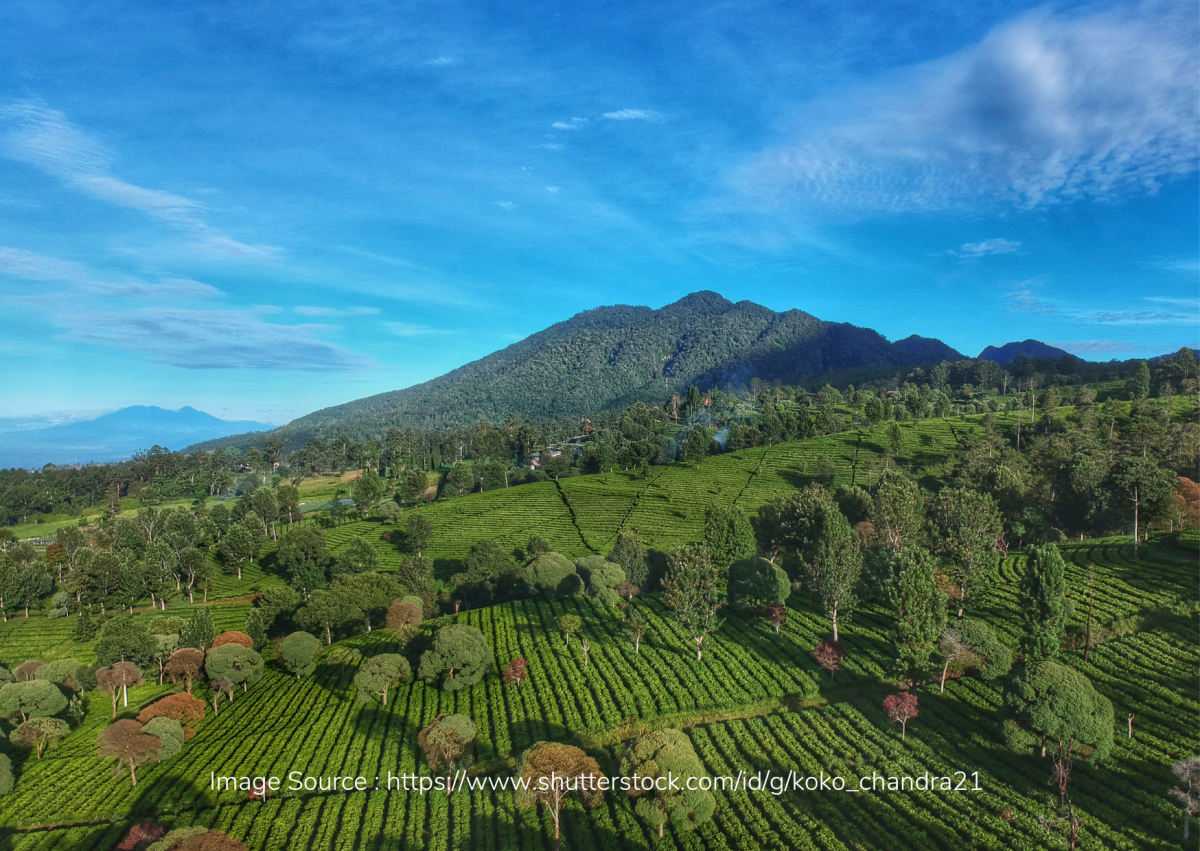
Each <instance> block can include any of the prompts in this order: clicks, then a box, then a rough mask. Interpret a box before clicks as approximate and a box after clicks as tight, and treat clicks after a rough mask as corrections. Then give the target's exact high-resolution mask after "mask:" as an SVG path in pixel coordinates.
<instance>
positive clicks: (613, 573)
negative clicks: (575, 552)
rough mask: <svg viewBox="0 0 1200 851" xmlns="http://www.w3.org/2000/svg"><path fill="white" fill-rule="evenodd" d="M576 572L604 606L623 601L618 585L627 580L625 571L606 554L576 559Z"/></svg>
mask: <svg viewBox="0 0 1200 851" xmlns="http://www.w3.org/2000/svg"><path fill="white" fill-rule="evenodd" d="M575 572H576V573H578V574H579V576H580V578H581V579H583V580H584V581H585V582H586V583H587V587H588V590H589V591H590V592H591V593H592V596H594V597H595V598H596V599H597V600H599V601H600V604H601V605H603V606H615V605H617V604H618V603H619V602H621V595H620V593H619V592H618V591H617V586H618V585H620V584H621V583H622V582H624V581H625V571H623V570H621V566H620V565H618V564H614V563H613V562H611V561H609V560H608V559H606V558H605V557H604V556H587V557H585V558H579V559H575Z"/></svg>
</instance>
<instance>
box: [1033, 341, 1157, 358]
mask: <svg viewBox="0 0 1200 851" xmlns="http://www.w3.org/2000/svg"><path fill="white" fill-rule="evenodd" d="M1046 342H1047V344H1049V345H1051V346H1056V347H1057V348H1060V349H1064V350H1066V351H1068V352H1070V353H1071V354H1073V355H1107V354H1134V353H1143V352H1159V351H1166V349H1161V350H1160V349H1159V348H1158V347H1156V346H1147V345H1145V344H1143V343H1131V342H1129V341H1128V340H1047V341H1046Z"/></svg>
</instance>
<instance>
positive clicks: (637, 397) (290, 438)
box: [210, 292, 964, 449]
mask: <svg viewBox="0 0 1200 851" xmlns="http://www.w3.org/2000/svg"><path fill="white" fill-rule="evenodd" d="M963 357H964V356H963V355H962V354H960V353H959V352H957V351H955V350H954V349H952V348H950V347H949V346H947V345H946V344H945V343H943V342H941V341H940V340H934V339H929V338H926V337H917V336H912V337H907V338H906V339H903V340H899V341H897V342H894V343H892V342H888V340H887V339H886V338H885V337H884V336H883V335H881V334H879V333H878V332H876V331H872V330H871V329H869V328H859V327H857V326H855V325H850V324H847V323H839V322H825V321H823V320H820V319H818V318H816V317H815V316H812V315H810V314H808V313H805V312H803V311H800V310H788V311H785V312H783V313H777V312H775V311H773V310H771V309H769V308H766V307H763V306H762V305H758V304H754V303H753V302H749V301H741V302H738V303H737V304H734V303H733V302H730V301H728V300H726V299H724V298H722V297H721V296H720V295H718V294H717V293H714V292H697V293H693V294H691V295H689V296H686V297H684V298H682V299H680V300H679V301H677V302H675V303H674V304H669V305H667V306H665V307H663V308H660V309H658V310H653V309H651V308H649V307H631V306H629V305H615V306H611V307H598V308H595V309H594V310H587V311H584V312H583V313H579V314H576V315H575V316H573V317H571V318H570V319H568V320H566V321H565V322H559V323H557V324H555V325H552V326H550V327H549V328H547V329H545V330H544V331H539V332H538V333H536V334H533V335H532V336H530V337H527V338H526V339H524V340H522V341H520V342H519V343H514V344H513V345H511V346H508V347H507V348H505V349H502V350H500V351H498V352H494V353H493V354H490V355H488V356H487V357H484V358H481V359H479V360H477V361H474V362H472V363H469V364H466V365H465V366H462V367H459V368H458V369H455V370H453V371H452V372H448V373H446V374H445V375H443V376H441V377H440V378H435V379H433V380H432V381H427V382H425V383H424V384H417V385H415V386H413V387H408V388H405V389H403V390H394V391H391V392H389V393H381V394H379V395H377V396H369V397H367V398H365V399H359V400H357V401H354V402H348V403H346V404H343V405H336V406H334V407H331V408H324V409H322V410H320V411H316V412H314V413H311V414H308V415H306V416H303V417H300V418H299V419H296V420H293V421H292V422H290V423H288V424H287V425H286V426H283V427H281V428H278V429H276V430H275V431H274V432H272V433H271V436H272V437H278V438H280V439H282V440H283V441H284V443H285V444H287V445H288V448H289V449H294V448H296V447H297V446H298V445H300V444H302V443H303V442H304V441H305V440H307V439H308V437H309V436H311V435H314V434H317V433H318V432H319V431H323V432H324V433H325V434H326V435H329V436H332V433H334V432H336V431H345V432H346V433H347V434H349V435H350V436H351V437H354V438H356V439H366V438H367V437H368V436H373V437H380V436H382V433H383V432H384V431H385V430H386V429H387V428H388V427H390V426H400V427H404V426H412V427H413V428H419V429H429V428H453V427H457V426H462V425H466V424H469V423H473V422H477V421H478V420H479V418H480V417H488V418H489V419H491V420H493V421H498V420H500V419H503V418H504V417H505V416H506V415H507V414H509V413H513V414H516V415H518V416H521V417H526V416H529V417H533V418H546V417H560V416H578V415H581V414H584V413H588V412H594V411H601V410H611V409H617V408H621V407H625V406H627V405H631V404H633V403H635V402H654V403H658V402H661V401H662V400H663V399H664V398H665V397H666V395H667V394H668V393H669V392H670V391H671V390H680V391H682V390H685V389H686V388H687V387H688V385H691V384H694V385H696V386H697V387H700V388H702V389H708V388H710V387H714V386H715V387H720V388H724V387H726V386H730V385H732V386H735V387H736V386H744V385H746V384H748V383H749V381H750V379H751V378H759V379H761V380H763V381H773V380H776V379H778V380H780V381H783V382H797V381H803V380H806V379H811V378H814V377H818V376H821V375H824V374H826V373H829V372H831V371H834V370H845V369H879V368H888V367H899V366H904V365H908V364H930V363H937V362H939V361H942V360H951V361H954V360H961V359H963ZM264 436H265V435H264ZM226 442H232V441H226ZM210 445H211V444H210Z"/></svg>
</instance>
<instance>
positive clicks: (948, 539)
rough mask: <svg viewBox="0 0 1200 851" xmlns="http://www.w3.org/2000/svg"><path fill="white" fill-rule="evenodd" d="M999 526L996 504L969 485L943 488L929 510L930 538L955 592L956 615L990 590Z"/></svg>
mask: <svg viewBox="0 0 1200 851" xmlns="http://www.w3.org/2000/svg"><path fill="white" fill-rule="evenodd" d="M1002 531H1003V527H1002V524H1001V520H1000V513H999V512H998V511H997V510H996V504H995V502H993V501H992V498H991V497H990V496H988V495H987V494H981V493H976V492H975V491H973V490H970V489H969V488H945V489H943V490H942V492H941V493H939V494H938V495H937V497H936V498H935V499H934V500H933V505H932V508H931V509H930V537H931V538H932V542H933V549H934V552H935V553H937V554H938V555H939V556H941V557H942V560H943V564H944V565H945V567H946V573H947V575H948V576H949V577H950V579H951V581H952V582H954V584H955V586H956V591H957V597H958V599H957V601H956V602H957V604H958V617H959V618H961V617H962V616H963V613H964V612H965V611H966V609H967V607H968V606H970V605H977V604H979V603H981V602H982V601H983V600H984V599H985V598H986V597H987V596H988V594H990V593H991V590H992V586H993V584H994V582H995V578H996V570H997V569H998V568H999V566H1000V553H999V552H998V551H997V550H996V542H997V541H999V540H1000V537H1001V534H1002Z"/></svg>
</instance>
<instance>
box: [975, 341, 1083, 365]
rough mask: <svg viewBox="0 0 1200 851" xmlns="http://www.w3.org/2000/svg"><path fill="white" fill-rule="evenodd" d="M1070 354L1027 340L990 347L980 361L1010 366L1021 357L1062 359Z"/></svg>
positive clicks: (980, 357)
mask: <svg viewBox="0 0 1200 851" xmlns="http://www.w3.org/2000/svg"><path fill="white" fill-rule="evenodd" d="M1069 354H1070V352H1067V351H1065V350H1063V349H1059V348H1056V347H1054V346H1048V345H1046V344H1045V343H1043V342H1040V341H1038V340H1025V341H1024V342H1021V343H1005V344H1004V345H1003V346H988V347H987V348H986V349H984V350H983V351H982V352H980V353H979V358H978V359H979V360H990V361H995V362H996V363H998V364H1000V365H1001V366H1009V365H1010V364H1011V363H1012V362H1013V361H1015V360H1016V359H1017V358H1018V357H1020V356H1021V355H1024V356H1025V357H1027V358H1062V357H1065V356H1066V355H1069Z"/></svg>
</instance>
